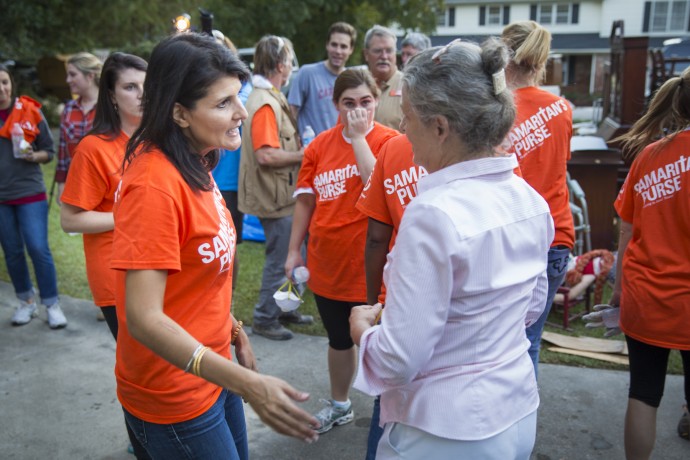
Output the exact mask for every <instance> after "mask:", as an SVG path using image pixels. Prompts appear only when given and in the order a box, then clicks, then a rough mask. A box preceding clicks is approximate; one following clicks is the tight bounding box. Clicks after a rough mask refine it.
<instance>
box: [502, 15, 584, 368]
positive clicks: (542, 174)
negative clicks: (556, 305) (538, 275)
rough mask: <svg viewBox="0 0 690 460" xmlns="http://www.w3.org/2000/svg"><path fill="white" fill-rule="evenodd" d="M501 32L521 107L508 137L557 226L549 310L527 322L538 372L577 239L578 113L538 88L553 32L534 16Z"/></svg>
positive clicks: (524, 173) (550, 264)
mask: <svg viewBox="0 0 690 460" xmlns="http://www.w3.org/2000/svg"><path fill="white" fill-rule="evenodd" d="M501 38H502V39H503V42H504V43H505V44H506V45H507V46H508V48H509V49H510V51H511V56H512V57H511V60H510V62H509V63H508V67H507V68H506V77H507V80H508V87H509V88H510V89H511V90H512V91H513V95H514V97H515V105H516V107H517V116H516V118H515V124H514V125H513V129H512V130H511V131H510V133H509V134H508V139H509V140H510V141H511V144H512V148H513V151H514V152H515V154H516V155H517V159H518V163H519V164H520V169H521V171H522V176H523V178H524V179H525V180H526V181H527V183H528V184H530V185H531V186H532V187H534V189H535V190H536V191H537V192H539V194H540V195H541V196H542V197H543V198H544V199H545V200H546V202H547V203H548V204H549V209H550V211H551V217H553V221H554V225H555V226H556V234H555V236H554V239H553V242H551V247H550V248H549V251H548V268H547V276H548V279H549V291H548V295H547V297H546V304H545V308H544V312H543V313H542V315H541V317H540V318H539V320H538V321H537V322H536V323H534V324H533V325H532V326H530V327H529V328H527V337H528V338H529V340H530V343H531V346H530V350H529V354H530V357H531V358H532V362H533V363H534V370H535V372H536V371H538V363H539V344H540V342H541V334H542V331H543V330H544V323H545V322H546V318H547V317H548V316H549V311H550V310H551V303H552V302H553V298H554V296H555V295H556V290H557V289H558V286H560V285H561V284H563V279H564V278H565V274H566V271H567V269H566V267H567V265H568V257H569V255H570V252H571V250H572V248H573V244H574V242H575V229H574V226H573V216H572V214H571V212H570V204H569V198H568V186H567V184H566V181H565V179H566V163H567V161H568V159H569V158H570V138H571V137H572V135H573V113H572V111H571V110H570V105H569V104H568V102H567V101H566V100H565V99H563V98H561V97H558V96H555V95H553V94H551V93H549V92H548V91H544V90H543V89H540V88H539V84H540V83H541V81H542V80H543V77H544V72H545V69H546V60H547V59H548V57H549V50H550V47H551V33H550V32H549V31H548V30H546V29H545V28H543V27H542V26H540V25H539V24H537V23H536V22H534V21H522V22H515V23H513V24H510V25H509V26H507V27H506V28H505V29H503V34H502V36H501ZM537 374H538V373H537Z"/></svg>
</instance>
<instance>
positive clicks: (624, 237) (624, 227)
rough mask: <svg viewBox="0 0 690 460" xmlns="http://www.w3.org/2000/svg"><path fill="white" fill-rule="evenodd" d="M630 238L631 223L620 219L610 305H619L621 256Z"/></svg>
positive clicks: (621, 280)
mask: <svg viewBox="0 0 690 460" xmlns="http://www.w3.org/2000/svg"><path fill="white" fill-rule="evenodd" d="M630 238H632V224H631V223H630V222H626V221H624V220H621V230H620V234H619V235H618V260H617V261H616V282H615V284H614V285H613V295H612V296H611V299H610V300H609V303H610V304H611V305H616V306H619V305H620V300H621V283H622V282H623V256H624V255H625V251H626V249H627V248H628V243H630Z"/></svg>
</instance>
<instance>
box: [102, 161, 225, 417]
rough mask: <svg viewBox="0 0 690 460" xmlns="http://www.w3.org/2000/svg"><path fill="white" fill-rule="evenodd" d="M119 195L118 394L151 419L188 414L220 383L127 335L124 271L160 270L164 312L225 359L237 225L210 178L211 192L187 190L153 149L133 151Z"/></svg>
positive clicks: (203, 405)
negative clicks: (162, 272)
mask: <svg viewBox="0 0 690 460" xmlns="http://www.w3.org/2000/svg"><path fill="white" fill-rule="evenodd" d="M209 175H210V174H209ZM118 194H119V196H118V197H117V200H116V204H115V237H114V242H113V259H112V267H113V268H115V269H117V270H119V271H118V274H117V285H116V299H117V304H116V307H117V315H118V320H119V327H120V330H119V334H118V338H117V354H116V358H117V360H116V365H115V376H116V378H117V393H118V397H119V399H120V402H121V403H122V405H123V406H124V408H125V409H127V410H128V411H129V412H130V413H132V414H133V415H135V416H137V417H139V418H141V419H143V420H146V421H149V422H152V423H163V424H167V423H177V422H182V421H186V420H190V419H192V418H194V417H197V416H199V415H201V414H202V413H204V412H205V411H206V410H208V409H209V408H210V407H211V406H212V405H213V403H214V402H215V401H216V400H217V399H218V395H219V394H220V391H221V388H220V387H218V386H216V385H214V384H212V383H209V382H207V381H205V380H203V379H200V378H199V377H195V376H194V375H192V374H188V373H185V372H184V371H183V370H182V369H179V368H177V367H176V366H173V365H172V364H170V363H169V362H167V361H165V360H164V359H163V358H161V357H159V356H158V355H156V354H155V353H153V352H152V351H151V350H150V349H148V348H147V347H145V346H144V345H142V344H141V343H140V342H138V341H137V340H135V339H134V338H132V336H131V335H130V334H129V330H128V329H127V318H126V315H125V273H126V270H166V271H167V272H168V278H167V283H166V288H165V297H164V303H163V305H164V306H163V308H164V312H165V314H167V315H168V316H169V317H170V318H172V319H173V320H174V321H175V322H177V323H178V324H179V325H180V326H181V327H183V328H184V329H185V330H186V331H187V332H189V334H191V335H192V336H193V337H194V338H195V339H197V340H198V341H199V342H201V343H202V344H204V345H206V346H208V347H210V348H211V349H212V350H213V351H215V352H216V353H218V354H220V355H221V356H224V357H226V358H227V359H231V355H230V334H231V329H232V322H231V318H230V303H231V300H232V299H231V298H232V261H233V257H234V253H235V244H236V240H237V237H236V233H235V226H234V225H233V223H232V219H231V217H230V213H229V211H228V210H227V208H226V207H225V203H224V201H223V198H222V196H221V194H220V191H219V190H218V187H217V186H216V185H215V182H213V189H212V190H210V191H197V192H195V191H193V190H192V189H191V188H190V187H189V186H188V185H187V183H186V182H185V181H184V179H183V178H182V176H181V175H180V173H179V172H178V171H177V169H176V168H175V167H174V166H173V164H172V163H171V162H170V161H169V160H168V159H167V157H166V156H165V155H164V154H163V153H162V152H160V151H159V150H151V151H149V152H146V153H139V154H138V155H137V156H136V157H135V159H134V160H133V161H132V163H131V164H130V165H129V167H128V168H127V170H126V172H125V173H124V175H123V178H122V183H121V186H120V190H119V192H118Z"/></svg>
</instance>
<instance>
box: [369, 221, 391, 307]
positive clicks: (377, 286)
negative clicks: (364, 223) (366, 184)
mask: <svg viewBox="0 0 690 460" xmlns="http://www.w3.org/2000/svg"><path fill="white" fill-rule="evenodd" d="M392 235H393V227H392V226H391V225H388V224H384V223H383V222H380V221H378V220H376V219H372V218H371V217H370V218H369V225H368V228H367V242H366V245H365V246H364V269H365V273H366V280H367V302H368V303H369V305H374V304H375V303H376V302H377V301H378V296H379V294H380V293H381V284H382V278H383V267H384V265H386V256H387V255H388V246H389V244H390V241H391V236H392Z"/></svg>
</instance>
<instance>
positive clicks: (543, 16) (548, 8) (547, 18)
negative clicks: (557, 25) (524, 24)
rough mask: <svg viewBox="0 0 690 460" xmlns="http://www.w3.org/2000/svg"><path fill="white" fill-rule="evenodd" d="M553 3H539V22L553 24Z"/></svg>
mask: <svg viewBox="0 0 690 460" xmlns="http://www.w3.org/2000/svg"><path fill="white" fill-rule="evenodd" d="M552 13H553V5H552V4H549V3H547V4H545V5H539V23H540V24H551V23H552V22H553V21H551V19H552V16H553V14H552Z"/></svg>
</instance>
